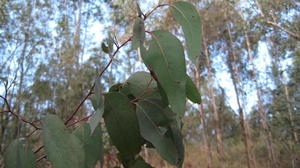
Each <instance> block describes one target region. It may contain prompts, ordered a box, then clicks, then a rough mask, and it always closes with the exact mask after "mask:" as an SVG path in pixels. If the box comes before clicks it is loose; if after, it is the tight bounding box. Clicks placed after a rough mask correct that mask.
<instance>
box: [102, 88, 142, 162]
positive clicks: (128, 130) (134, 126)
mask: <svg viewBox="0 0 300 168" xmlns="http://www.w3.org/2000/svg"><path fill="white" fill-rule="evenodd" d="M103 118H104V121H105V125H106V128H107V131H108V134H109V136H110V138H111V140H112V142H113V144H114V145H115V146H116V147H117V149H118V150H119V151H120V152H121V153H122V155H123V156H127V157H130V156H134V155H136V154H138V153H139V152H140V150H141V145H142V144H143V141H142V137H141V136H140V131H139V125H138V121H137V118H136V114H135V110H134V106H133V104H131V103H130V101H129V99H128V98H127V97H126V96H125V95H124V94H122V93H118V92H110V93H107V94H105V109H104V115H103Z"/></svg>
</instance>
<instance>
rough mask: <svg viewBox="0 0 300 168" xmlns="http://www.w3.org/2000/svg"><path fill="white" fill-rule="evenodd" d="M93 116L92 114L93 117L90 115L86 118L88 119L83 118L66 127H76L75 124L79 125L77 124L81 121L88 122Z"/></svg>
mask: <svg viewBox="0 0 300 168" xmlns="http://www.w3.org/2000/svg"><path fill="white" fill-rule="evenodd" d="M93 114H94V113H93ZM93 114H91V115H89V116H86V117H84V118H82V119H79V120H77V121H75V122H73V123H71V124H69V125H67V126H66V127H67V128H69V127H71V126H73V125H75V124H77V123H80V122H81V121H86V120H88V119H89V118H90V117H91V116H92V115H93Z"/></svg>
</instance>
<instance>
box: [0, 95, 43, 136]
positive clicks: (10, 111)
mask: <svg viewBox="0 0 300 168" xmlns="http://www.w3.org/2000/svg"><path fill="white" fill-rule="evenodd" d="M0 98H2V99H3V100H4V102H5V104H6V105H7V109H8V110H5V111H1V112H7V113H11V114H12V115H13V116H15V117H16V118H17V119H19V120H21V121H23V122H24V123H26V124H29V125H31V126H32V127H34V128H35V129H38V130H40V129H41V128H39V127H37V126H36V125H35V124H34V123H33V122H30V121H28V120H26V119H24V118H23V117H22V116H20V115H18V114H17V113H15V112H13V111H12V110H11V107H10V105H9V103H8V100H7V98H6V97H3V96H1V95H0Z"/></svg>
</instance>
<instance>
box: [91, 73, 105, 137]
mask: <svg viewBox="0 0 300 168" xmlns="http://www.w3.org/2000/svg"><path fill="white" fill-rule="evenodd" d="M100 88H101V87H100V80H99V79H98V78H97V79H96V82H95V99H96V103H94V104H95V105H94V109H95V110H96V112H95V114H93V116H92V117H91V118H90V126H91V130H92V131H91V134H92V133H93V132H94V130H95V128H96V127H97V126H98V125H99V122H100V120H101V117H102V115H103V112H104V100H103V97H102V93H101V89H100Z"/></svg>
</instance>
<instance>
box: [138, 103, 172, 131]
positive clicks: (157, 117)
mask: <svg viewBox="0 0 300 168" xmlns="http://www.w3.org/2000/svg"><path fill="white" fill-rule="evenodd" d="M138 105H140V106H141V107H142V108H143V109H144V110H145V111H146V112H147V114H148V116H149V117H150V119H151V120H152V121H153V122H154V124H155V125H156V126H167V125H168V124H169V123H170V122H171V121H172V120H174V119H175V114H174V113H173V112H172V111H170V109H169V108H168V107H164V106H163V104H162V103H161V101H160V100H159V99H143V100H140V101H138Z"/></svg>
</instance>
